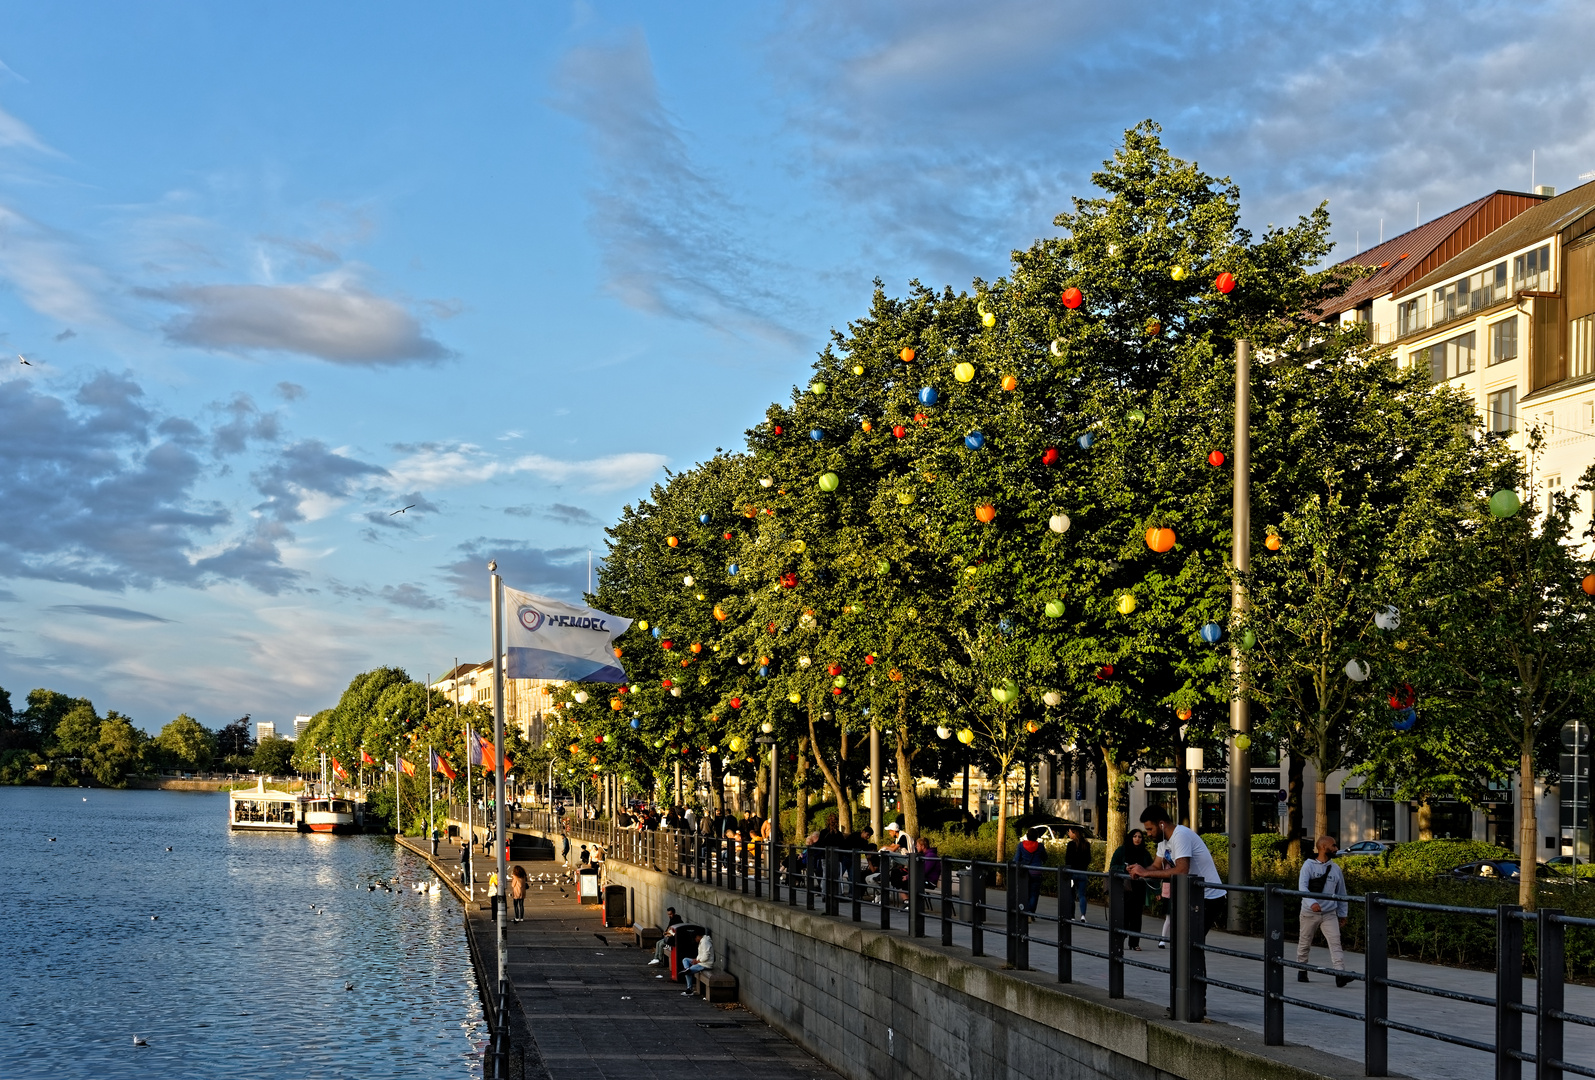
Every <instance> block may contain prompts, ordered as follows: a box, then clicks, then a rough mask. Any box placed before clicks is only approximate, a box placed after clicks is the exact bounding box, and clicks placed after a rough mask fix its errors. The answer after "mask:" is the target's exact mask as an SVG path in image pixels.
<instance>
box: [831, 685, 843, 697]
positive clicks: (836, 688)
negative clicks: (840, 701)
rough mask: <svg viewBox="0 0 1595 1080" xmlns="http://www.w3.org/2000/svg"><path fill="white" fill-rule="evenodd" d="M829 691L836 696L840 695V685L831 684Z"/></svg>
mask: <svg viewBox="0 0 1595 1080" xmlns="http://www.w3.org/2000/svg"><path fill="white" fill-rule="evenodd" d="M831 693H833V694H835V695H836V696H837V697H841V696H842V688H841V687H840V686H833V687H831Z"/></svg>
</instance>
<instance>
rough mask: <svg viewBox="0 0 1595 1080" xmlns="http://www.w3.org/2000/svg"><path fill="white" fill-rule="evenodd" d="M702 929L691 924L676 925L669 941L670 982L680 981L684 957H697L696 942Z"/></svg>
mask: <svg viewBox="0 0 1595 1080" xmlns="http://www.w3.org/2000/svg"><path fill="white" fill-rule="evenodd" d="M703 935H704V929H703V927H701V926H696V925H694V924H692V923H678V924H677V925H676V933H675V936H674V937H672V938H671V939H670V942H671V944H670V981H671V982H680V981H681V961H682V959H683V958H684V957H690V956H697V955H698V942H699V941H700V940H701V939H702V938H703Z"/></svg>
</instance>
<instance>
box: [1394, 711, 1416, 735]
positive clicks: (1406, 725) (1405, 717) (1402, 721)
mask: <svg viewBox="0 0 1595 1080" xmlns="http://www.w3.org/2000/svg"><path fill="white" fill-rule="evenodd" d="M1417 724H1418V710H1417V709H1402V710H1400V711H1399V712H1397V713H1396V718H1395V719H1394V720H1392V721H1390V726H1391V727H1393V728H1395V729H1396V730H1397V731H1411V730H1412V729H1413V728H1414V727H1416V726H1417Z"/></svg>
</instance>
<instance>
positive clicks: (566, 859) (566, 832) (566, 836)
mask: <svg viewBox="0 0 1595 1080" xmlns="http://www.w3.org/2000/svg"><path fill="white" fill-rule="evenodd" d="M559 858H560V861H561V862H563V863H564V864H565V865H566V866H569V865H570V825H569V824H568V823H566V822H560V826H559Z"/></svg>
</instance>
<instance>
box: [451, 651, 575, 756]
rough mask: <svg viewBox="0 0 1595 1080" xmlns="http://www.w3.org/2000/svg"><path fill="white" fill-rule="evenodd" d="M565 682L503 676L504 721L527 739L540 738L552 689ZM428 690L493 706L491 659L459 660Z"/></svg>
mask: <svg viewBox="0 0 1595 1080" xmlns="http://www.w3.org/2000/svg"><path fill="white" fill-rule="evenodd" d="M563 685H565V684H564V682H563V681H562V680H558V679H505V680H504V723H505V724H506V725H509V726H511V727H515V728H519V729H520V732H521V737H522V738H524V739H525V740H526V741H527V742H541V741H542V739H543V717H544V715H545V714H547V713H549V712H552V711H553V708H554V699H553V693H552V692H553V689H554V688H555V687H557V686H563ZM432 690H433V691H434V692H436V693H439V694H442V695H443V697H444V698H446V699H447V700H449V701H451V702H458V703H459V704H461V705H467V704H472V703H474V704H477V705H480V706H482V708H484V709H486V710H488V711H489V712H491V711H492V710H493V662H492V661H491V660H485V661H483V662H482V663H480V664H461V665H459V666H458V667H456V668H454V669H453V670H452V671H450V672H448V673H447V674H445V675H444V676H443V677H442V678H440V679H438V680H437V681H436V682H434V683H433V684H432Z"/></svg>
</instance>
